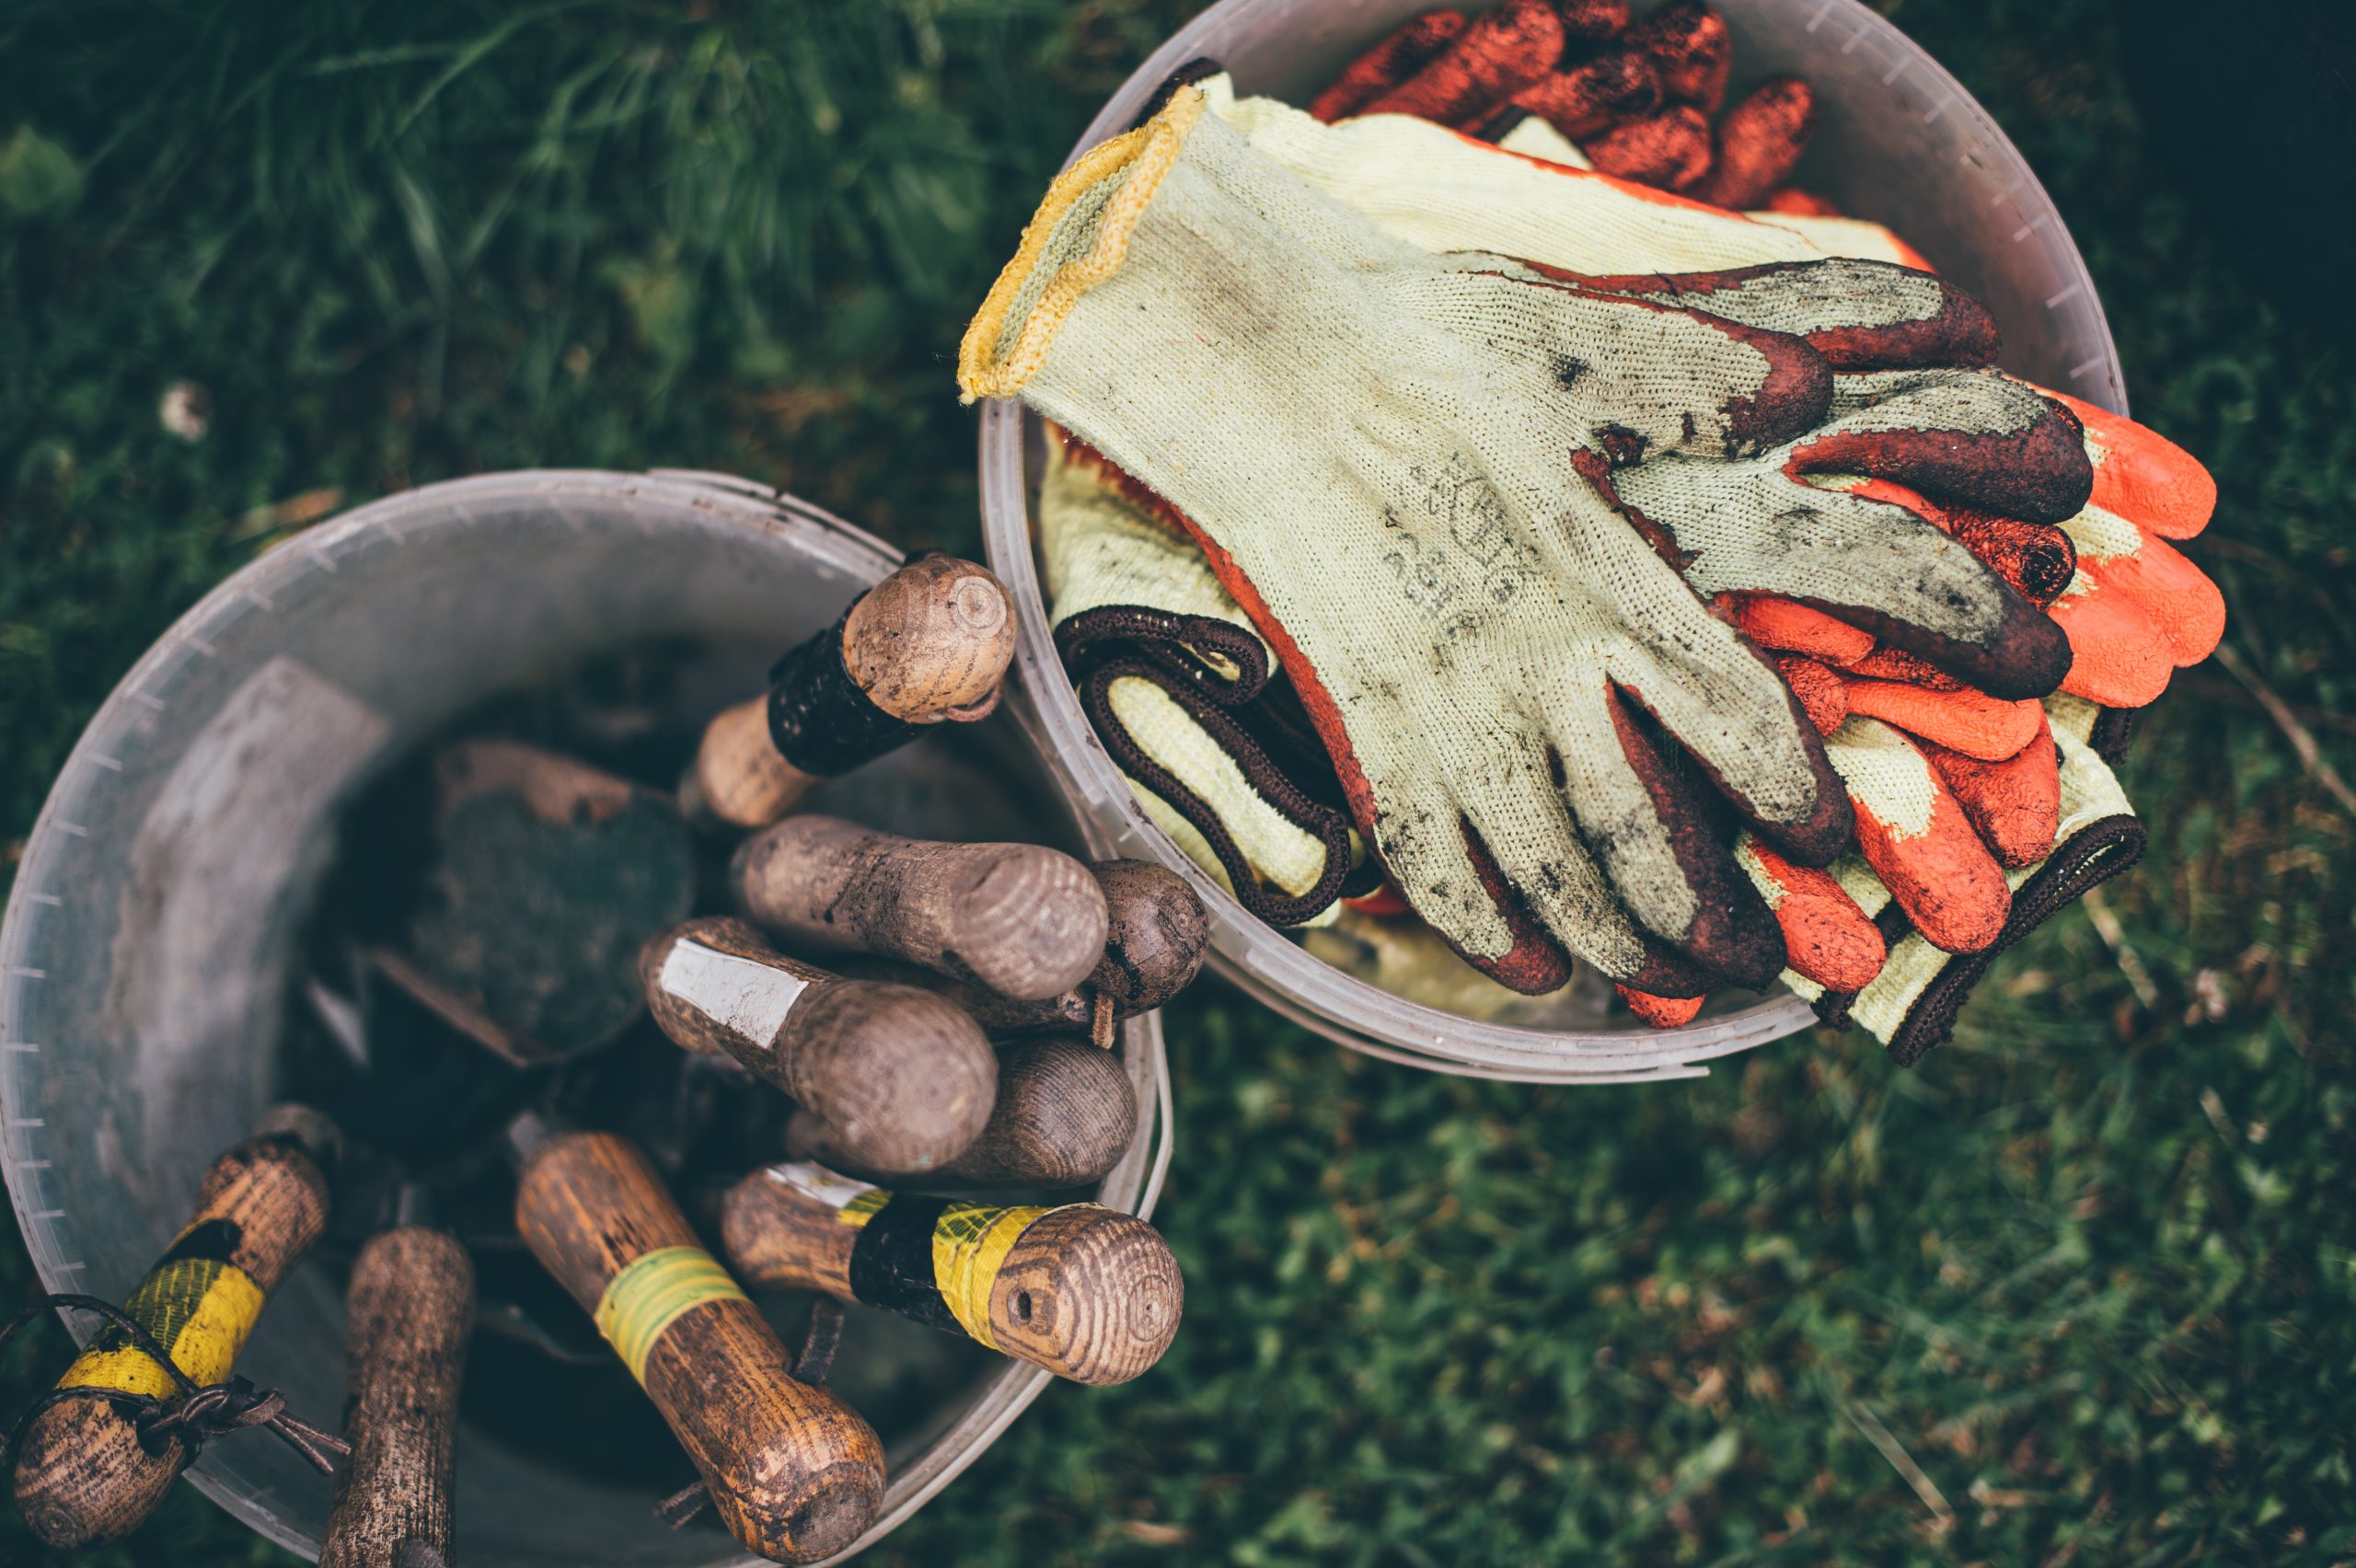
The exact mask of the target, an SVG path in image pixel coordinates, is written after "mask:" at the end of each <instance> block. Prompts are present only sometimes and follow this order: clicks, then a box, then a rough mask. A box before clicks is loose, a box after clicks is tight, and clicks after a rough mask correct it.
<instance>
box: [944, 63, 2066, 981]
mask: <svg viewBox="0 0 2356 1568" xmlns="http://www.w3.org/2000/svg"><path fill="white" fill-rule="evenodd" d="M1202 110H1203V99H1202V96H1201V95H1200V94H1199V93H1198V92H1196V91H1195V90H1194V89H1192V88H1182V89H1180V90H1179V92H1178V93H1177V94H1176V95H1175V96H1174V97H1173V98H1172V101H1171V103H1170V105H1169V106H1168V107H1167V108H1166V109H1165V110H1162V111H1161V113H1160V114H1159V115H1157V116H1156V117H1155V118H1154V119H1153V120H1152V121H1149V123H1148V124H1147V125H1146V126H1144V127H1142V128H1141V129H1140V130H1138V131H1137V132H1133V133H1130V134H1128V135H1127V136H1125V137H1121V138H1119V139H1117V140H1115V141H1114V142H1112V143H1108V144H1105V145H1103V146H1101V147H1099V148H1097V149H1095V150H1094V151H1093V152H1091V153H1090V154H1089V155H1087V156H1084V157H1082V158H1081V159H1080V162H1079V163H1078V164H1076V165H1075V166H1074V167H1072V169H1070V170H1069V171H1068V172H1067V173H1066V174H1065V175H1064V176H1063V177H1062V178H1061V179H1058V180H1057V184H1056V186H1055V187H1054V188H1053V190H1051V191H1050V192H1049V194H1048V197H1047V199H1046V202H1045V204H1044V205H1043V206H1042V208H1041V210H1040V212H1039V214H1038V216H1037V217H1036V218H1035V219H1034V222H1033V225H1032V226H1031V228H1030V230H1029V231H1028V232H1027V233H1026V235H1025V236H1024V239H1023V244H1022V248H1021V250H1020V251H1019V252H1018V254H1017V255H1016V257H1015V259H1013V261H1012V262H1011V263H1010V264H1009V266H1008V268H1007V269H1006V271H1005V272H1004V274H1003V275H1002V276H1001V277H1000V279H999V282H998V284H997V286H996V287H995V288H993V290H992V291H991V294H990V296H989V298H988V300H987V302H986V303H985V305H984V306H983V308H982V311H981V312H980V314H979V315H978V316H976V318H975V321H974V324H973V326H972V328H971V329H969V331H968V333H967V335H966V339H965V342H964V349H963V351H962V353H961V356H960V363H959V379H960V382H961V384H962V386H964V390H965V392H966V394H967V396H968V397H1009V396H1014V395H1017V394H1019V395H1020V396H1022V398H1023V399H1024V400H1025V401H1026V402H1027V403H1029V404H1030V405H1031V406H1032V407H1033V408H1034V409H1037V410H1038V411H1039V412H1041V413H1042V414H1044V415H1045V416H1047V417H1048V418H1051V419H1053V420H1056V421H1058V422H1059V423H1061V424H1063V425H1064V426H1066V427H1067V428H1068V429H1069V430H1071V431H1072V432H1074V433H1075V434H1077V435H1079V436H1080V437H1081V438H1082V439H1083V440H1086V441H1087V442H1088V443H1089V444H1091V445H1092V446H1094V447H1096V448H1097V449H1098V450H1100V451H1102V452H1103V453H1104V454H1105V455H1106V456H1108V457H1110V458H1112V459H1113V460H1114V462H1116V463H1118V464H1119V465H1120V466H1121V467H1123V468H1124V469H1126V471H1127V472H1129V473H1130V474H1131V475H1133V476H1135V477H1136V478H1138V479H1139V480H1140V481H1142V482H1143V483H1145V484H1146V485H1147V486H1148V487H1149V489H1150V490H1153V491H1154V492H1155V493H1157V494H1159V495H1161V496H1163V497H1164V498H1166V499H1167V500H1168V501H1169V502H1171V503H1172V505H1173V506H1174V507H1175V508H1176V509H1177V510H1178V512H1179V513H1181V514H1183V515H1184V517H1185V518H1186V519H1187V520H1188V521H1189V524H1190V525H1191V526H1192V527H1193V528H1194V529H1195V533H1196V536H1197V537H1198V539H1199V540H1200V542H1201V543H1202V544H1203V546H1204V548H1205V554H1206V555H1207V558H1208V559H1209V560H1210V562H1211V565H1212V567H1213V569H1214V570H1215V571H1217V572H1218V575H1219V578H1220V580H1221V582H1224V583H1225V584H1226V585H1227V587H1228V588H1229V590H1230V593H1232V594H1234V596H1235V598H1236V600H1237V602H1238V603H1239V604H1241V605H1243V607H1244V608H1245V610H1246V611H1247V613H1249V614H1250V616H1251V617H1252V619H1253V624H1254V625H1255V626H1256V627H1257V628H1258V629H1259V630H1260V631H1261V633H1262V634H1263V635H1264V636H1265V637H1266V638H1267V640H1269V642H1270V644H1271V645H1272V646H1274V647H1275V648H1276V651H1277V652H1278V655H1279V657H1280V658H1281V659H1282V661H1283V663H1284V664H1285V667H1286V670H1287V672H1288V674H1289V675H1290V676H1291V678H1292V682H1293V686H1294V687H1295V689H1296V690H1297V691H1298V692H1299V696H1300V698H1301V700H1302V703H1303V705H1304V706H1305V707H1306V708H1307V709H1308V710H1309V712H1310V715H1311V720H1312V721H1313V722H1314V723H1315V724H1316V727H1317V729H1318V732H1319V733H1320V735H1321V736H1322V739H1323V740H1324V742H1325V744H1326V748H1327V751H1328V753H1329V755H1331V756H1332V757H1333V759H1334V767H1335V770H1336V771H1337V773H1339V775H1340V776H1341V778H1342V782H1343V786H1344V789H1345V791H1346V792H1347V794H1348V797H1349V800H1350V804H1351V808H1352V812H1353V814H1354V816H1355V817H1356V819H1357V822H1358V824H1359V825H1360V827H1361V829H1362V830H1364V831H1366V832H1367V833H1368V834H1369V836H1370V837H1371V838H1372V840H1373V842H1374V844H1375V847H1376V850H1377V853H1378V854H1379V855H1380V859H1381V860H1382V862H1383V864H1384V866H1385V868H1386V870H1388V872H1389V874H1390V875H1391V877H1392V880H1393V882H1395V883H1396V884H1397V885H1398V887H1399V888H1400V890H1401V891H1402V892H1403V894H1404V895H1405V896H1406V897H1407V898H1408V899H1409V901H1410V902H1411V903H1412V904H1413V905H1415V909H1416V910H1417V912H1418V913H1419V914H1421V915H1422V916H1424V917H1425V918H1426V920H1428V921H1429V922H1430V923H1431V924H1432V925H1433V926H1435V927H1436V928H1438V929H1439V930H1440V931H1441V933H1442V934H1443V935H1444V936H1446V937H1447V938H1448V939H1449V940H1450V941H1451V942H1452V943H1453V944H1454V945H1456V946H1457V947H1458V948H1459V950H1460V951H1462V952H1463V953H1464V954H1465V955H1466V956H1467V957H1468V958H1469V959H1471V960H1472V961H1473V962H1474V963H1476V964H1477V965H1480V966H1482V967H1484V968H1485V969H1487V970H1488V972H1489V973H1491V974H1494V975H1495V976H1496V977H1497V978H1498V979H1500V980H1503V981H1505V982H1506V983H1507V984H1508V985H1511V986H1515V987H1516V988H1517V989H1522V990H1530V991H1536V990H1542V989H1547V988H1551V987H1552V986H1557V985H1560V984H1561V983H1562V982H1563V981H1564V980H1565V978H1566V977H1567V975H1568V973H1569V971H1568V966H1567V963H1565V958H1564V954H1563V952H1562V951H1561V950H1562V949H1563V948H1568V949H1570V950H1571V951H1574V952H1576V953H1578V954H1579V955H1580V956H1582V957H1584V958H1586V959H1587V960H1588V962H1589V963H1592V964H1593V965H1594V966H1595V967H1596V968H1597V969H1599V970H1600V971H1601V972H1602V973H1604V974H1607V975H1610V976H1611V977H1613V978H1615V979H1623V980H1630V981H1632V982H1633V983H1636V984H1640V985H1643V986H1645V987H1646V988H1647V989H1652V990H1669V989H1676V988H1680V987H1684V988H1687V990H1688V994H1692V993H1693V992H1694V991H1698V990H1700V989H1703V988H1706V981H1705V980H1704V979H1703V978H1702V977H1700V976H1697V975H1695V974H1692V972H1691V970H1690V968H1689V967H1688V966H1687V965H1685V964H1683V963H1679V962H1678V961H1677V960H1675V959H1673V958H1672V957H1670V956H1669V953H1667V952H1665V951H1663V948H1662V944H1664V943H1666V944H1668V945H1669V946H1671V947H1674V948H1677V949H1680V950H1682V951H1684V952H1686V953H1689V954H1691V955H1692V957H1694V958H1695V959H1698V960H1699V961H1701V962H1702V963H1705V964H1707V965H1709V966H1710V967H1711V968H1712V969H1714V970H1715V971H1716V972H1717V973H1719V974H1725V975H1726V976H1727V977H1728V978H1730V979H1734V980H1737V981H1738V982H1744V983H1749V984H1752V985H1759V984H1763V983H1765V982H1766V981H1767V980H1769V979H1772V978H1773V974H1775V973H1776V972H1778V971H1780V969H1781V968H1782V967H1783V957H1784V955H1783V944H1782V941H1781V939H1780V936H1779V934H1778V932H1777V930H1776V928H1775V925H1774V922H1773V917H1772V916H1770V915H1769V913H1768V912H1767V910H1766V909H1765V907H1764V905H1763V904H1762V902H1761V900H1760V899H1759V897H1758V895H1757V894H1756V892H1755V890H1753V889H1752V888H1751V887H1750V884H1749V882H1748V881H1747V879H1744V878H1743V877H1742V876H1741V875H1740V873H1739V872H1738V871H1737V870H1735V868H1734V867H1733V865H1732V862H1731V860H1730V859H1729V858H1728V856H1727V850H1726V848H1725V847H1724V844H1723V839H1722V838H1721V836H1720V833H1719V830H1718V829H1717V828H1716V827H1715V825H1714V824H1713V823H1712V822H1711V813H1709V812H1708V811H1707V810H1706V809H1705V807H1704V806H1703V802H1702V800H1701V798H1700V787H1699V786H1698V785H1697V784H1696V783H1695V782H1693V781H1692V779H1691V778H1689V777H1688V776H1686V775H1685V773H1684V771H1683V770H1682V769H1681V768H1677V767H1671V766H1670V764H1669V760H1668V754H1667V753H1665V751H1664V749H1663V743H1661V742H1657V741H1656V740H1655V738H1654V735H1655V734H1656V733H1659V734H1661V735H1664V736H1665V737H1666V742H1667V744H1669V745H1671V746H1674V747H1680V748H1682V750H1684V751H1685V752H1687V753H1690V754H1691V755H1692V757H1693V758H1694V759H1695V760H1696V761H1697V762H1698V763H1699V764H1700V765H1701V771H1702V772H1703V773H1704V774H1705V775H1706V776H1707V778H1708V780H1709V782H1710V783H1711V784H1713V785H1715V787H1716V788H1717V790H1719V791H1720V792H1721V793H1723V795H1724V796H1725V797H1726V799H1727V801H1728V802H1729V803H1730V804H1731V805H1732V807H1733V809H1734V810H1735V812H1736V813H1738V815H1740V816H1741V817H1742V818H1744V819H1745V820H1748V821H1750V823H1752V824H1754V825H1755V826H1757V827H1758V828H1759V829H1760V831H1761V833H1762V835H1763V836H1766V837H1768V838H1769V839H1770V841H1771V842H1774V843H1776V844H1777V845H1779V847H1784V848H1786V849H1788V850H1789V851H1790V852H1791V853H1793V854H1794V855H1795V856H1796V858H1798V859H1803V860H1821V859H1824V858H1825V857H1826V856H1827V855H1828V854H1829V853H1830V852H1831V850H1833V849H1834V848H1835V847H1837V846H1838V845H1840V844H1841V843H1842V842H1844V841H1845V840H1846V839H1847V837H1848V835H1849V832H1850V828H1851V823H1850V820H1849V813H1848V810H1847V805H1846V801H1845V799H1844V798H1843V796H1842V792H1841V790H1840V789H1839V787H1838V785H1837V783H1836V781H1835V779H1834V778H1833V777H1832V775H1831V769H1830V766H1829V764H1827V763H1826V762H1825V760H1824V757H1823V754H1822V750H1821V747H1820V744H1819V742H1818V740H1817V737H1816V735H1815V734H1814V732H1813V731H1811V730H1810V729H1809V728H1808V727H1807V724H1806V722H1805V721H1803V720H1802V719H1801V718H1800V716H1799V714H1798V712H1797V710H1796V708H1795V707H1794V705H1793V702H1792V699H1791V698H1790V695H1789V693H1788V692H1787V691H1786V690H1785V688H1784V686H1783V684H1782V683H1781V682H1780V681H1779V680H1778V679H1777V678H1776V677H1775V674H1774V672H1773V670H1772V669H1771V668H1770V667H1769V666H1768V665H1767V664H1766V663H1764V662H1763V661H1761V659H1760V658H1759V657H1758V655H1757V654H1756V653H1755V652H1754V651H1752V650H1751V649H1750V647H1749V645H1748V644H1746V643H1744V642H1743V641H1742V640H1741V639H1740V638H1739V637H1738V635H1737V634H1736V633H1735V632H1734V630H1733V629H1732V628H1730V627H1727V625H1726V624H1725V623H1724V622H1722V621H1720V620H1718V619H1716V618H1715V617H1713V616H1712V615H1711V614H1710V613H1709V611H1708V610H1707V608H1706V607H1705V606H1704V605H1703V604H1702V603H1701V602H1700V600H1699V599H1698V598H1696V597H1695V595H1694V594H1693V593H1692V590H1691V589H1690V588H1689V587H1687V586H1686V584H1685V583H1684V582H1682V581H1681V580H1680V579H1679V577H1678V576H1677V573H1676V572H1675V571H1674V570H1673V569H1671V568H1670V567H1669V565H1668V564H1667V563H1666V562H1664V561H1663V560H1662V559H1660V558H1659V557H1658V556H1657V555H1656V554H1655V553H1654V551H1653V548H1651V546H1650V545H1648V544H1647V543H1646V540H1645V539H1644V538H1643V537H1642V536H1640V535H1639V534H1638V533H1637V532H1636V531H1635V530H1634V529H1632V528H1631V527H1630V526H1629V525H1627V523H1626V522H1625V521H1624V520H1623V518H1621V517H1620V516H1619V515H1618V514H1617V513H1615V512H1614V511H1613V510H1612V508H1611V505H1610V503H1609V501H1608V498H1607V496H1606V494H1605V492H1604V490H1603V489H1601V488H1600V487H1601V486H1602V485H1605V484H1608V482H1609V481H1608V478H1607V469H1608V467H1609V466H1610V462H1611V455H1617V456H1618V457H1619V458H1621V459H1622V460H1629V459H1633V458H1634V457H1636V456H1637V455H1640V454H1667V453H1671V452H1688V453H1691V454H1692V455H1694V458H1695V461H1696V463H1697V466H1698V465H1699V464H1700V463H1701V461H1702V459H1703V455H1707V454H1713V453H1715V454H1721V455H1724V454H1729V453H1731V454H1735V455H1751V454H1755V453H1757V452H1758V451H1760V450H1762V449H1763V448H1765V447H1766V446H1768V445H1771V444H1775V443H1778V442H1783V441H1787V440H1790V439H1792V438H1793V437H1795V436H1796V435H1798V434H1799V433H1800V432H1803V431H1805V430H1806V429H1807V428H1808V427H1809V426H1810V425H1812V424H1814V423H1815V422H1817V421H1818V420H1819V419H1820V417H1821V416H1822V413H1823V411H1824V409H1825V404H1826V400H1827V397H1828V386H1829V380H1830V377H1829V375H1828V374H1827V373H1826V371H1825V368H1824V365H1823V362H1822V360H1821V358H1820V357H1819V356H1818V355H1816V354H1814V353H1813V352H1810V351H1808V350H1807V349H1806V348H1805V346H1804V345H1801V344H1799V343H1798V342H1796V340H1792V339H1789V338H1785V337H1782V336H1779V335H1775V334H1768V333H1759V332H1755V331H1752V330H1750V329H1734V328H1728V327H1726V326H1724V325H1723V324H1721V323H1718V322H1716V321H1715V320H1713V319H1711V318H1707V317H1699V316H1695V315H1692V314H1689V313H1685V312H1682V311H1678V310H1672V309H1663V308H1659V307H1654V306H1646V305H1643V304H1641V303H1640V302H1632V301H1625V300H1619V299H1614V298H1611V297H1608V296H1601V295H1596V294H1588V293H1585V292H1582V291H1580V290H1577V289H1574V288H1566V287H1563V286H1559V285H1554V284H1550V283H1548V282H1545V281H1543V280H1542V279H1540V278H1538V277H1536V276H1535V275H1533V274H1532V273H1530V271H1527V270H1526V269H1523V268H1520V267H1519V266H1517V265H1515V264H1514V263H1512V262H1509V261H1507V260H1503V259H1498V258H1496V257H1484V256H1457V257H1438V256H1434V255H1431V254H1429V253H1427V252H1425V251H1422V250H1419V249H1417V248H1415V247H1413V246H1411V245H1408V244H1406V243H1405V242H1403V241H1401V240H1398V239H1395V238H1392V237H1390V236H1384V235H1383V234H1381V233H1380V231H1378V230H1377V229H1375V228H1374V227H1373V226H1372V225H1369V224H1368V223H1367V222H1366V221H1365V220H1364V219H1363V218H1361V217H1359V216H1358V215H1357V214H1356V213H1352V212H1350V211H1348V210H1347V209H1346V208H1344V207H1342V206H1340V205H1339V204H1337V203H1335V202H1332V201H1331V200H1329V199H1327V198H1324V197H1322V196H1320V195H1319V194H1317V193H1316V192H1315V191H1313V190H1310V189H1309V188H1308V187H1307V186H1305V185H1303V184H1302V183H1301V182H1300V181H1299V180H1298V179H1293V178H1291V177H1290V176H1288V175H1287V174H1285V173H1284V172H1283V171H1282V170H1280V169H1278V168H1276V167H1274V166H1273V165H1272V164H1270V163H1269V162H1268V161H1267V160H1266V159H1265V158H1263V157H1261V156H1258V155H1256V154H1254V153H1253V151H1252V150H1251V148H1250V147H1249V146H1248V145H1247V144H1245V143H1244V141H1243V139H1242V136H1240V135H1239V134H1238V133H1236V132H1235V131H1234V130H1233V129H1231V128H1230V127H1229V126H1227V125H1226V124H1225V123H1223V122H1222V121H1219V120H1218V119H1217V118H1216V117H1209V116H1205V115H1204V114H1203V112H1202ZM1949 550H1952V546H1951V545H1950V544H1949V542H1948V541H1946V539H1945V538H1944V536H1940V537H1938V538H1936V539H1934V540H1933V541H1930V542H1929V548H1926V549H1925V550H1923V551H1922V552H1920V553H1923V554H1925V555H1930V554H1938V555H1941V556H1942V557H1944V555H1945V553H1946V552H1947V551H1949ZM1892 553H1893V554H1896V555H1899V556H1905V555H1907V554H1909V553H1914V552H1912V551H1911V542H1909V543H1908V544H1901V545H1900V546H1899V547H1897V548H1895V549H1894V550H1893V551H1892ZM1953 553H1955V554H1963V553H1964V552H1961V551H1954V552H1953ZM2057 673H2058V672H2057Z"/></svg>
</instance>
